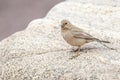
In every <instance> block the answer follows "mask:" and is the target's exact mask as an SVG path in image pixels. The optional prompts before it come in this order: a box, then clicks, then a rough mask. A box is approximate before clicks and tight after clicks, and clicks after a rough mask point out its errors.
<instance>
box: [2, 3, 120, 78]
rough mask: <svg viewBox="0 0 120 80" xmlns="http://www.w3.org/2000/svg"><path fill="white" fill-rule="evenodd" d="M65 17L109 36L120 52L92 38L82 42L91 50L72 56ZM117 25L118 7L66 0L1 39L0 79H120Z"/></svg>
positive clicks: (101, 36)
mask: <svg viewBox="0 0 120 80" xmlns="http://www.w3.org/2000/svg"><path fill="white" fill-rule="evenodd" d="M108 3H109V1H108ZM100 4H101V3H100ZM116 4H117V3H116ZM62 19H68V20H70V21H71V23H73V24H74V25H76V26H78V27H80V28H82V29H84V30H85V31H86V32H88V33H89V34H91V35H93V36H95V37H96V38H99V39H102V40H108V41H110V42H111V44H107V46H109V47H112V48H115V49H116V50H117V51H115V50H109V49H107V48H105V47H104V46H102V45H101V44H99V43H97V42H92V43H89V44H86V45H84V46H82V48H83V49H85V48H92V49H90V50H88V49H85V50H84V51H83V52H81V55H80V56H79V57H77V58H75V59H72V60H70V59H69V58H70V57H71V56H73V55H74V53H71V52H70V50H71V46H70V45H68V44H67V43H66V42H65V41H64V40H63V38H62V36H61V33H60V21H61V20H62ZM119 26H120V7H119V6H116V7H113V6H112V5H109V6H108V5H97V4H88V3H85V4H83V3H82V2H79V3H78V2H75V1H64V2H62V3H60V4H58V5H56V6H55V7H53V8H52V9H51V10H50V12H49V13H48V14H47V16H46V17H45V18H43V19H37V20H34V21H32V22H31V23H29V25H28V27H27V28H26V29H25V30H23V31H20V32H17V33H15V34H13V35H11V36H10V37H8V38H6V39H4V40H3V41H1V42H0V79H1V80H120V50H119V48H120V37H119V35H120V32H119V30H120V27H119Z"/></svg>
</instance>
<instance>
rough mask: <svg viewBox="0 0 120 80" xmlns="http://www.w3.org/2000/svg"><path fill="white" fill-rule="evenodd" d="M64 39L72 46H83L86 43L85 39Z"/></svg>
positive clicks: (67, 37) (68, 37)
mask: <svg viewBox="0 0 120 80" xmlns="http://www.w3.org/2000/svg"><path fill="white" fill-rule="evenodd" d="M64 39H65V40H66V42H67V43H68V44H70V45H72V46H82V45H84V44H85V43H86V40H84V39H77V38H74V37H73V36H65V37H64Z"/></svg>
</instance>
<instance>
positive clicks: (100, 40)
mask: <svg viewBox="0 0 120 80" xmlns="http://www.w3.org/2000/svg"><path fill="white" fill-rule="evenodd" d="M99 42H103V43H110V42H109V41H102V40H99Z"/></svg>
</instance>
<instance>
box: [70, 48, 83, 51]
mask: <svg viewBox="0 0 120 80" xmlns="http://www.w3.org/2000/svg"><path fill="white" fill-rule="evenodd" d="M83 50H84V49H79V48H77V49H72V51H71V52H79V51H83Z"/></svg>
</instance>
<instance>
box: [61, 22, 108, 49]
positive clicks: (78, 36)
mask: <svg viewBox="0 0 120 80" xmlns="http://www.w3.org/2000/svg"><path fill="white" fill-rule="evenodd" d="M61 33H62V36H63V38H64V40H65V41H66V42H67V43H68V44H70V45H72V46H78V47H79V49H78V51H80V47H81V46H82V45H84V44H86V43H89V42H92V41H97V42H100V43H102V42H104V43H110V42H108V41H102V40H99V39H97V38H95V37H93V36H91V35H90V34H88V33H86V32H84V31H83V30H82V29H80V28H78V27H76V26H75V25H72V24H71V23H70V22H69V21H68V20H62V21H61Z"/></svg>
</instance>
